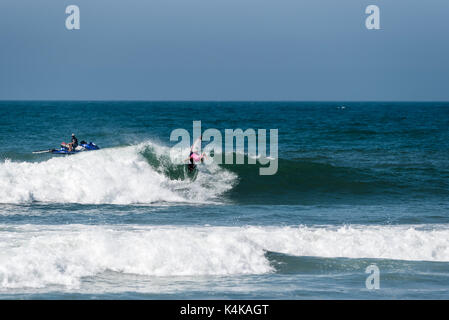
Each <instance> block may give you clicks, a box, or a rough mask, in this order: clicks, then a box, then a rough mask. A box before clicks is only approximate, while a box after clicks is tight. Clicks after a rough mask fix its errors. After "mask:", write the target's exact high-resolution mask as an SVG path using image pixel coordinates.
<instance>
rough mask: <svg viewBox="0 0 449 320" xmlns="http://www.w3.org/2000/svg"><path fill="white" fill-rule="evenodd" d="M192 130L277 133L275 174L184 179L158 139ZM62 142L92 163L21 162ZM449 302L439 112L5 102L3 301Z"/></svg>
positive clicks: (207, 173)
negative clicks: (81, 147)
mask: <svg viewBox="0 0 449 320" xmlns="http://www.w3.org/2000/svg"><path fill="white" fill-rule="evenodd" d="M192 121H201V124H202V129H203V130H206V129H208V128H215V129H218V130H219V131H220V132H224V131H225V129H237V128H241V129H243V130H246V129H248V128H253V129H267V130H269V129H278V158H277V160H278V171H277V173H276V174H274V175H260V174H259V167H260V166H259V165H254V164H248V163H247V162H248V159H249V158H250V157H251V154H249V153H248V152H246V153H245V158H244V159H245V164H222V165H218V164H215V163H208V162H207V161H206V163H205V164H202V165H199V166H200V167H201V170H199V171H198V175H197V177H196V179H195V180H192V179H190V178H189V177H188V176H187V175H186V171H185V170H184V166H183V165H182V164H177V163H174V162H173V161H172V160H171V158H170V157H169V154H170V150H171V147H172V146H173V145H174V142H171V141H170V139H169V138H170V134H171V132H172V131H173V130H174V129H177V128H184V129H186V130H188V131H192ZM72 132H73V133H76V136H77V137H78V139H79V140H86V141H93V142H95V143H96V144H97V145H98V146H100V148H101V149H100V150H98V151H91V152H82V153H79V154H75V155H69V156H60V155H52V154H49V153H43V154H33V153H32V151H35V150H44V149H51V148H56V147H58V146H59V145H60V143H61V142H63V141H66V142H68V140H70V135H71V133H72ZM206 144H207V143H203V145H206ZM186 156H188V154H187V155H186ZM370 266H371V268H372V267H373V266H374V268H375V269H376V270H377V273H376V272H374V273H372V272H370V270H372V269H370ZM373 277H376V279H377V280H376V281H377V284H378V285H377V286H374V287H373V285H372V284H374V283H376V281H371V280H372V279H373ZM448 289H449V103H444V102H441V103H438V102H403V103H399V102H191V101H189V102H182V101H179V102H145V101H123V102H119V101H17V102H12V101H1V102H0V299H448V298H449V290H448Z"/></svg>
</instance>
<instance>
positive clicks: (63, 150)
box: [33, 141, 100, 154]
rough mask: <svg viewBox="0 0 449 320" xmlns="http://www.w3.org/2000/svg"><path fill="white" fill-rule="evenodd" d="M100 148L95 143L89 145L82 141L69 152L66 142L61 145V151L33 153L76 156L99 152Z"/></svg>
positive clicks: (51, 150) (50, 150)
mask: <svg viewBox="0 0 449 320" xmlns="http://www.w3.org/2000/svg"><path fill="white" fill-rule="evenodd" d="M99 149H100V147H99V146H97V145H96V144H95V143H93V142H89V143H87V142H86V141H81V143H80V144H79V145H78V146H77V147H76V148H75V149H73V150H72V151H69V145H68V144H67V143H65V142H63V143H61V146H60V148H59V149H49V150H40V151H34V152H33V153H51V154H76V153H80V152H84V151H94V150H99Z"/></svg>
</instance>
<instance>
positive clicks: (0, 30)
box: [0, 0, 449, 101]
mask: <svg viewBox="0 0 449 320" xmlns="http://www.w3.org/2000/svg"><path fill="white" fill-rule="evenodd" d="M72 4H74V5H77V6H79V8H80V11H81V29H80V30H72V31H69V30H67V29H66V27H65V19H66V17H67V16H68V15H67V14H65V8H66V7H67V6H68V5H72ZM371 4H375V5H378V6H379V7H380V26H381V30H367V29H366V28H365V18H366V17H367V15H366V14H365V8H366V7H367V6H368V5H371ZM0 99H2V100H8V99H19V100H20V99H44V100H45V99H63V100H71V99H81V100H94V99H102V100H116V99H118V100H132V99H138V100H340V101H341V100H345V101H347V100H409V101H411V100H431V101H436V100H437V101H443V100H444V101H449V1H448V0H419V1H418V0H388V1H387V0H69V1H67V0H38V1H37V0H1V1H0Z"/></svg>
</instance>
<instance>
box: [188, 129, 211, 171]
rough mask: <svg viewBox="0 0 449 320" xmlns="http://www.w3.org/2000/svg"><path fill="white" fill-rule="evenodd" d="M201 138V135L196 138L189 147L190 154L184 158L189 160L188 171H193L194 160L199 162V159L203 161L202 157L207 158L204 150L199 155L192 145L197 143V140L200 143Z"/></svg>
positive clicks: (194, 166)
mask: <svg viewBox="0 0 449 320" xmlns="http://www.w3.org/2000/svg"><path fill="white" fill-rule="evenodd" d="M201 138H202V137H199V138H198V140H197V141H195V143H194V144H193V145H192V146H191V147H190V154H189V157H188V158H187V159H186V160H189V162H190V163H189V164H188V167H189V171H193V170H194V169H195V168H196V164H195V162H200V161H201V163H203V161H204V158H206V159H207V156H206V153H205V152H203V153H202V154H201V155H199V154H198V152H196V151H195V150H194V147H195V145H196V144H197V143H198V141H199V143H201Z"/></svg>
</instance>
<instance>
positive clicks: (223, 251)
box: [0, 225, 449, 288]
mask: <svg viewBox="0 0 449 320" xmlns="http://www.w3.org/2000/svg"><path fill="white" fill-rule="evenodd" d="M0 240H1V241H0V246H1V250H0V286H1V287H2V288H19V287H44V286H47V285H52V284H59V285H65V286H78V285H79V284H80V281H81V279H82V278H83V277H87V276H95V275H97V274H99V273H102V272H106V271H113V272H117V273H123V274H136V275H144V276H156V277H159V276H199V275H239V274H266V273H273V272H277V270H276V267H275V263H273V261H270V259H269V257H268V256H269V255H267V252H277V253H282V254H286V255H290V256H310V257H346V258H378V259H395V260H414V261H449V229H448V228H447V226H443V225H433V226H430V225H429V226H427V227H423V226H419V227H418V226H364V225H358V226H346V227H304V226H301V227H173V226H158V227H155V226H146V227H145V226H138V225H128V226H86V225H67V226H48V225H47V226H45V225H43V226H42V225H41V226H38V225H23V226H10V225H9V226H8V225H2V226H0Z"/></svg>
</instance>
